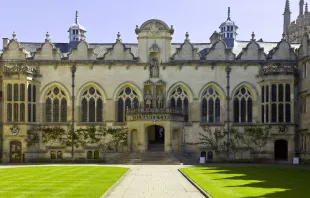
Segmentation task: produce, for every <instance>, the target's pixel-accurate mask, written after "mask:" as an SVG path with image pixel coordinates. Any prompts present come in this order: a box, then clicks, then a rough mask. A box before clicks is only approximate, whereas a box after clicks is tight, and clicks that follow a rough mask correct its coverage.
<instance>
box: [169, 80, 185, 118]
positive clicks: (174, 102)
mask: <svg viewBox="0 0 310 198" xmlns="http://www.w3.org/2000/svg"><path fill="white" fill-rule="evenodd" d="M170 106H171V108H176V109H183V111H184V114H185V116H184V122H188V121H189V116H188V112H189V109H188V95H187V92H186V91H185V90H184V88H183V87H181V86H179V87H177V88H176V89H175V90H174V91H173V92H172V95H171V97H170Z"/></svg>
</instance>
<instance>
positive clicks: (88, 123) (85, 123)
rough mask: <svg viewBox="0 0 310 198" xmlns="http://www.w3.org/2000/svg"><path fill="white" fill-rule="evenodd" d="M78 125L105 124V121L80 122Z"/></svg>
mask: <svg viewBox="0 0 310 198" xmlns="http://www.w3.org/2000/svg"><path fill="white" fill-rule="evenodd" d="M77 125H104V123H103V122H78V123H77Z"/></svg>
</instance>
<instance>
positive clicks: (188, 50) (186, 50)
mask: <svg viewBox="0 0 310 198" xmlns="http://www.w3.org/2000/svg"><path fill="white" fill-rule="evenodd" d="M185 37H186V38H185V40H184V43H183V44H182V45H181V46H180V48H177V51H176V53H174V54H173V55H172V57H171V60H200V55H199V54H198V49H197V48H194V46H193V45H192V44H191V43H190V40H189V38H188V37H189V34H188V32H186V34H185Z"/></svg>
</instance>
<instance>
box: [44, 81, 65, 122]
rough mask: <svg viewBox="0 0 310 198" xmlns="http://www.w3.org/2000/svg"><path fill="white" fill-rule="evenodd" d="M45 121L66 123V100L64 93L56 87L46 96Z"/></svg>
mask: <svg viewBox="0 0 310 198" xmlns="http://www.w3.org/2000/svg"><path fill="white" fill-rule="evenodd" d="M45 121H46V122H67V98H66V95H65V92H64V91H63V90H62V89H60V88H59V87H57V86H56V87H53V88H51V89H50V90H49V91H48V92H47V94H46V97H45Z"/></svg>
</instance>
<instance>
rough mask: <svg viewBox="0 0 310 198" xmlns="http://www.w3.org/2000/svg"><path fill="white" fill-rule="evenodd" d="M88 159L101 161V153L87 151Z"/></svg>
mask: <svg viewBox="0 0 310 198" xmlns="http://www.w3.org/2000/svg"><path fill="white" fill-rule="evenodd" d="M86 157H87V159H99V151H97V150H95V151H87V155H86Z"/></svg>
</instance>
